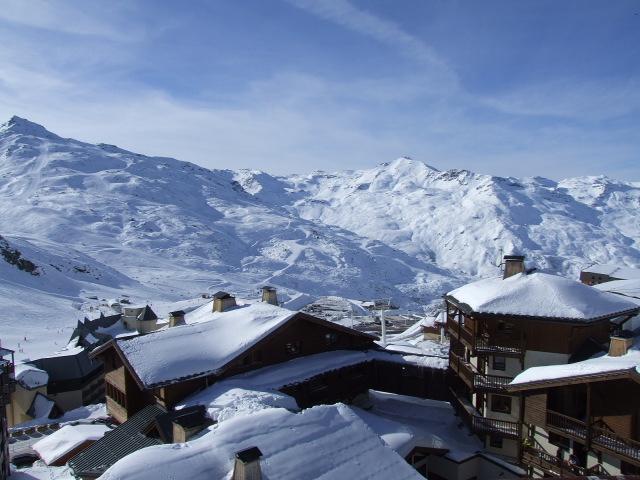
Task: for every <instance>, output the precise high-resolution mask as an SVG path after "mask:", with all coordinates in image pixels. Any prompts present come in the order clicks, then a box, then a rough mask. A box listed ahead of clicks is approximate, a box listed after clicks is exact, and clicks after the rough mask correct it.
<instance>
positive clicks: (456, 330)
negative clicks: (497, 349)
mask: <svg viewBox="0 0 640 480" xmlns="http://www.w3.org/2000/svg"><path fill="white" fill-rule="evenodd" d="M447 330H448V331H449V335H453V336H454V337H455V338H457V339H458V340H459V341H461V342H464V343H466V344H467V346H469V347H471V349H472V350H473V349H474V348H475V345H476V337H475V335H474V334H473V332H472V331H471V330H469V329H467V328H465V326H464V324H462V325H460V324H459V323H458V322H457V321H456V320H455V319H453V318H451V317H449V318H447Z"/></svg>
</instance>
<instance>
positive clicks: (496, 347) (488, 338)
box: [476, 334, 525, 356]
mask: <svg viewBox="0 0 640 480" xmlns="http://www.w3.org/2000/svg"><path fill="white" fill-rule="evenodd" d="M514 335H517V334H514ZM476 351H477V352H478V353H479V354H485V355H486V354H498V355H507V356H511V355H518V356H519V355H524V351H525V348H524V342H523V341H522V340H521V339H520V338H514V337H513V336H512V335H506V334H496V335H482V336H480V337H478V339H477V341H476Z"/></svg>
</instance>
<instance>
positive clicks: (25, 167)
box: [0, 117, 640, 325]
mask: <svg viewBox="0 0 640 480" xmlns="http://www.w3.org/2000/svg"><path fill="white" fill-rule="evenodd" d="M639 205H640V186H639V185H636V184H635V183H633V182H620V181H617V180H613V179H608V178H606V177H594V178H592V179H590V177H578V178H573V179H566V180H563V181H562V182H554V181H552V180H549V179H545V178H543V177H534V178H526V179H518V178H515V177H496V176H490V175H483V174H477V173H474V172H471V171H469V170H461V169H450V170H443V171H441V170H438V169H437V168H435V167H432V166H430V165H428V164H426V163H424V162H421V161H419V160H413V159H410V158H407V157H401V158H399V159H396V160H394V161H391V162H384V163H382V164H379V165H377V166H375V167H372V168H370V169H364V170H345V171H338V172H321V171H316V172H312V173H309V174H293V175H288V176H274V175H270V174H268V173H266V172H262V171H259V170H249V169H240V170H210V169H206V168H204V167H200V166H198V165H195V164H193V163H189V162H183V161H180V160H175V159H172V158H166V157H148V156H145V155H141V154H137V153H134V152H129V151H127V150H123V149H121V148H119V147H116V146H113V145H109V144H104V143H101V144H97V145H93V144H89V143H84V142H80V141H77V140H73V139H65V138H61V137H59V136H57V135H55V134H54V133H51V132H49V131H48V130H46V129H45V128H44V127H42V126H40V125H38V124H34V123H33V122H29V121H28V120H25V119H21V118H19V117H13V118H12V119H11V120H10V121H9V122H6V123H5V124H3V126H2V127H0V234H2V235H3V237H4V238H5V239H7V241H8V242H9V243H10V244H16V245H18V247H19V248H18V249H19V250H20V251H22V250H24V251H25V252H33V255H34V256H35V257H36V258H34V259H33V261H34V263H35V264H37V265H40V264H41V263H42V262H40V261H37V260H39V259H45V262H44V268H43V273H42V275H40V276H39V277H38V279H37V282H36V281H35V280H33V279H26V280H25V279H23V278H22V277H20V282H17V283H16V282H14V283H12V284H8V283H7V284H5V285H3V284H2V280H0V299H3V298H4V299H7V298H8V297H9V296H11V297H12V303H11V304H12V305H18V304H16V303H15V302H14V301H13V297H15V295H19V294H20V293H21V292H22V293H24V292H25V291H26V290H25V289H27V288H29V289H31V290H29V291H30V292H40V293H39V294H38V295H41V303H42V304H43V305H50V304H51V302H50V301H51V297H50V295H51V294H52V292H53V291H56V292H58V291H57V290H55V289H52V286H51V285H48V284H47V282H57V283H58V284H63V285H67V286H68V289H67V291H66V293H64V292H62V293H60V292H58V293H57V295H61V297H60V298H62V297H64V298H65V300H64V302H66V303H64V302H62V300H61V301H60V302H58V303H56V306H55V312H56V316H58V317H59V318H60V320H58V322H67V318H69V317H73V318H69V321H71V322H73V321H74V320H75V319H76V318H77V317H78V316H79V315H80V316H82V315H88V316H91V309H92V308H94V309H96V308H98V307H99V306H98V305H96V304H95V302H93V303H92V302H91V301H88V297H89V296H91V297H96V296H97V297H101V298H102V297H105V298H109V297H113V296H116V295H118V292H119V291H121V290H122V289H126V290H127V291H128V293H129V294H131V295H132V296H133V297H135V298H137V301H148V302H154V301H155V302H156V303H158V302H161V301H165V302H175V301H180V300H182V299H185V298H193V297H195V296H197V295H198V294H199V293H201V292H206V291H209V292H211V291H213V290H218V289H226V290H229V291H231V292H233V293H237V294H240V295H244V296H255V295H256V292H257V289H258V288H259V286H261V285H263V284H266V283H269V284H273V285H275V286H277V287H278V289H279V292H280V294H281V298H282V299H283V300H287V299H293V298H296V296H300V295H308V296H309V297H310V298H313V297H320V296H324V295H338V296H343V297H347V298H355V299H371V298H380V297H392V298H393V299H394V303H396V304H398V305H400V306H403V307H406V308H411V309H420V308H421V307H422V306H423V305H426V304H429V303H433V302H438V301H439V298H440V296H441V295H442V294H444V293H445V292H446V291H448V290H449V289H451V288H454V287H456V286H458V285H460V284H462V283H465V282H467V281H469V280H471V279H473V278H476V277H479V276H491V275H497V274H499V270H500V269H499V266H498V263H499V257H500V256H501V254H507V253H515V252H517V253H524V254H526V255H527V257H528V260H529V261H530V263H532V264H535V266H537V267H539V268H540V269H542V270H546V271H549V272H553V273H560V274H563V275H566V276H570V277H574V278H575V276H576V274H577V272H578V271H579V270H580V268H581V267H583V266H585V265H587V264H589V263H596V262H597V263H621V264H624V265H627V266H638V265H640V224H639V222H638V219H637V214H635V211H637V207H638V206H639ZM53 250H55V255H53V253H52V254H51V255H50V253H51V252H53ZM52 255H53V257H55V258H57V259H58V260H56V261H55V262H47V261H46V260H47V259H48V258H49V257H52ZM53 257H52V258H53ZM60 257H62V260H60ZM29 258H30V257H29ZM30 259H31V258H30ZM0 261H2V259H1V258H0ZM56 262H57V263H56ZM49 263H54V264H56V265H59V264H64V265H69V266H70V267H69V269H66V270H65V269H63V270H64V272H63V273H61V272H58V271H55V270H54V271H52V270H51V267H50V266H48V264H49ZM82 265H85V266H87V270H88V271H91V272H93V273H94V274H95V275H98V274H99V273H100V271H101V270H104V271H105V272H106V273H105V275H106V276H104V277H101V278H106V279H109V280H107V281H98V280H97V278H94V277H95V275H94V277H91V276H90V275H88V274H85V273H83V272H82V271H77V270H74V268H73V267H74V266H78V268H79V269H80V270H83V269H85V267H83V266H82ZM3 268H5V267H3ZM65 268H66V267H65ZM65 272H66V273H65ZM54 273H55V275H54ZM107 273H108V274H107ZM58 274H62V275H63V276H66V278H67V280H68V281H67V280H64V281H63V280H61V277H60V276H59V275H58ZM54 277H55V278H54ZM36 296H37V295H36ZM67 297H68V298H67ZM38 298H40V297H38ZM7 302H8V300H7ZM48 308H49V310H47V309H45V308H43V309H42V311H39V310H38V308H37V305H31V306H30V308H29V311H30V315H31V316H32V317H33V318H34V325H38V324H39V322H40V323H42V322H44V323H45V324H51V321H50V320H48V319H49V317H50V316H51V308H53V307H50V306H49V307H48ZM96 311H97V310H93V312H96ZM74 312H75V313H74ZM12 315H14V316H13V317H11V315H9V317H7V318H6V319H5V321H7V322H9V321H12V320H16V319H18V318H20V316H21V315H20V314H19V313H18V312H15V313H12ZM54 323H55V322H54Z"/></svg>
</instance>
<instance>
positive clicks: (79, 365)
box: [31, 349, 102, 393]
mask: <svg viewBox="0 0 640 480" xmlns="http://www.w3.org/2000/svg"><path fill="white" fill-rule="evenodd" d="M31 363H33V364H34V365H36V366H37V367H39V368H41V369H42V370H44V371H45V372H47V373H48V374H49V387H48V392H49V393H58V392H60V391H67V390H72V389H77V388H79V387H80V386H82V384H83V383H84V382H85V380H87V379H89V378H93V377H95V376H97V375H98V374H99V373H100V372H101V371H102V363H101V362H99V361H98V360H94V359H91V358H89V354H88V352H87V351H86V350H82V349H79V350H78V352H77V353H75V354H71V355H55V356H52V357H44V358H38V359H37V360H34V361H33V362H31Z"/></svg>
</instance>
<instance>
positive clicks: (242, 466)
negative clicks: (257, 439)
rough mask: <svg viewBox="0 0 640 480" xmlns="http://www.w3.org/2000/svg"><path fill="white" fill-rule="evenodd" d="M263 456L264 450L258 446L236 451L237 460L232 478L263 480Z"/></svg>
mask: <svg viewBox="0 0 640 480" xmlns="http://www.w3.org/2000/svg"><path fill="white" fill-rule="evenodd" d="M261 456H262V452H261V451H260V449H259V448H258V447H251V448H247V449H245V450H241V451H239V452H236V462H235V465H234V466H233V477H232V480H261V478H262V471H261V470H260V457H261Z"/></svg>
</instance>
